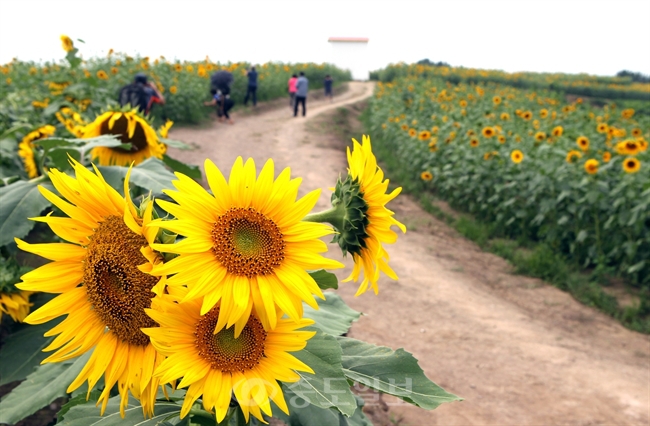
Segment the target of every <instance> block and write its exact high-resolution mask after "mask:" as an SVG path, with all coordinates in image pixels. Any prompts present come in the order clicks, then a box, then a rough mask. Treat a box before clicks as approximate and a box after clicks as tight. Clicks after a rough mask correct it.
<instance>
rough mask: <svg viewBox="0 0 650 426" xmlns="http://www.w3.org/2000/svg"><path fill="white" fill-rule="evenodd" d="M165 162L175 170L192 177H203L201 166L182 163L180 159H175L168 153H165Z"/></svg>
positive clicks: (199, 178) (198, 178)
mask: <svg viewBox="0 0 650 426" xmlns="http://www.w3.org/2000/svg"><path fill="white" fill-rule="evenodd" d="M163 162H164V163H165V164H166V165H168V166H169V167H170V168H171V169H172V170H173V171H175V172H180V173H183V174H184V175H187V176H189V177H191V178H192V179H196V180H201V178H202V177H203V176H202V175H201V169H200V168H199V166H192V165H190V164H185V163H181V162H180V161H178V160H175V159H173V158H172V157H170V156H169V155H167V154H165V155H163Z"/></svg>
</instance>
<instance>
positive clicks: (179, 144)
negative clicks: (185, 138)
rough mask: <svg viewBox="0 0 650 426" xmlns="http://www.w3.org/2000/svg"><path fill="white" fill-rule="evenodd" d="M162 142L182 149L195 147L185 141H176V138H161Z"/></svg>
mask: <svg viewBox="0 0 650 426" xmlns="http://www.w3.org/2000/svg"><path fill="white" fill-rule="evenodd" d="M160 142H162V143H164V144H165V145H167V146H170V147H172V148H176V149H182V150H189V149H194V148H192V146H191V145H188V144H186V143H185V142H181V141H176V140H173V139H166V138H160Z"/></svg>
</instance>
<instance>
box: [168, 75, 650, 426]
mask: <svg viewBox="0 0 650 426" xmlns="http://www.w3.org/2000/svg"><path fill="white" fill-rule="evenodd" d="M371 91H372V84H370V83H351V84H350V86H349V90H348V91H346V92H345V93H343V94H341V95H339V96H336V97H335V98H334V102H333V103H328V102H326V101H324V100H316V101H314V100H313V99H309V100H308V105H307V107H308V111H307V113H308V116H307V118H306V120H305V119H304V118H302V117H297V118H294V117H293V116H292V112H291V111H290V110H289V108H288V105H287V106H286V107H283V108H280V107H278V108H275V109H266V110H262V111H260V112H259V113H258V114H248V113H246V112H242V113H235V114H234V119H235V121H236V123H235V124H234V125H232V126H231V125H227V124H221V123H219V124H217V123H213V124H211V125H209V126H207V127H203V128H180V129H173V130H172V131H171V132H170V137H171V138H173V139H179V140H183V141H185V142H189V143H192V144H195V145H196V146H197V147H198V149H196V150H194V151H176V150H172V149H170V153H171V155H172V156H173V157H174V158H177V159H179V160H182V161H185V162H187V163H190V164H200V165H201V166H202V163H203V160H204V159H205V158H206V157H208V158H211V159H212V160H213V161H215V163H216V164H217V165H218V166H219V167H220V168H221V169H222V171H223V172H224V174H228V173H229V171H230V167H231V166H232V163H233V161H234V159H235V158H236V157H237V156H238V155H241V156H243V157H244V158H247V157H253V158H254V159H255V161H256V165H257V167H258V171H259V170H260V169H261V167H262V165H263V163H264V161H265V160H266V159H267V158H271V157H272V158H273V159H274V161H275V164H276V174H277V173H279V171H280V170H281V169H282V168H284V167H287V166H291V168H292V176H300V177H302V178H303V184H302V185H301V189H300V192H301V195H302V194H305V193H306V192H308V191H310V190H313V189H315V188H323V193H322V194H321V197H320V199H319V202H318V205H317V209H321V208H325V207H326V206H327V205H328V200H329V195H330V192H329V191H328V190H327V189H326V188H328V187H331V186H333V185H334V183H335V181H336V178H337V177H338V175H339V173H342V172H345V169H346V159H345V151H344V147H345V144H346V143H348V141H340V140H338V139H337V138H335V137H333V136H332V134H334V133H335V132H334V130H335V129H334V128H333V126H334V125H333V124H332V120H331V119H332V117H333V114H334V113H336V108H341V107H344V106H346V105H350V104H353V103H355V102H358V101H360V100H362V99H364V98H366V97H367V96H369V95H370V94H371ZM319 114H321V115H320V116H319ZM307 121H309V122H310V124H311V123H319V124H320V125H321V128H324V129H326V130H327V129H328V126H329V130H330V132H329V134H328V133H323V132H317V131H314V129H313V128H312V129H308V127H311V126H305V124H306V123H307ZM351 136H355V135H351ZM356 137H360V134H357V135H356ZM389 207H391V209H392V210H394V211H395V212H396V215H397V218H398V219H399V220H401V221H403V222H404V223H406V224H407V226H408V227H409V228H410V229H411V230H410V231H408V232H407V233H406V234H405V235H400V237H399V239H398V241H397V243H396V244H394V245H393V246H390V247H388V251H389V253H390V254H391V265H393V266H394V269H395V271H396V272H397V274H398V275H399V277H400V281H399V282H397V283H395V282H392V281H391V280H388V279H382V280H381V281H380V284H379V286H380V293H379V295H378V296H374V295H373V294H365V295H363V296H360V297H356V298H355V297H354V293H355V291H356V286H355V285H354V284H351V283H345V284H341V286H340V290H339V294H341V296H342V297H344V298H345V299H346V301H347V302H348V303H349V305H350V306H351V307H352V308H354V309H357V310H359V311H362V312H364V313H365V315H364V316H363V317H362V318H361V319H360V320H359V321H358V322H357V323H356V324H355V325H354V326H353V328H352V331H351V334H350V335H351V336H352V337H356V338H359V339H363V340H367V341H369V342H372V343H375V344H379V345H385V346H389V347H392V348H395V349H396V348H398V347H404V348H406V349H407V350H408V351H410V352H412V353H413V354H414V355H415V356H416V357H417V358H418V359H419V360H420V365H421V366H422V368H423V369H424V371H425V372H426V374H427V375H428V376H429V377H430V378H431V379H432V380H434V381H435V382H436V383H438V384H440V385H441V386H443V387H444V388H445V389H447V390H449V391H450V392H453V393H456V394H458V395H459V396H462V397H464V398H465V401H463V402H461V403H453V404H446V405H443V406H441V407H440V408H438V409H437V410H435V411H433V412H427V411H424V410H421V409H419V408H415V407H412V406H409V405H405V404H398V402H399V401H398V400H396V399H394V398H391V397H384V398H383V401H384V402H385V403H388V405H389V411H388V413H386V412H385V411H384V410H382V409H381V408H380V406H377V405H374V404H372V403H371V402H370V401H369V404H368V409H367V411H369V414H371V415H372V416H373V419H374V420H375V421H376V422H377V424H394V423H391V419H392V422H398V423H399V424H401V425H418V426H419V425H433V424H441V425H467V424H477V425H488V424H490V425H496V424H499V425H501V424H509V425H522V424H530V425H532V424H535V425H542V424H579V425H591V424H640V425H641V424H642V425H647V424H649V423H650V412H649V411H650V340H649V339H648V336H644V335H641V334H639V333H635V332H632V331H629V330H627V329H625V328H624V327H622V326H621V325H620V324H618V323H617V322H616V321H614V320H612V319H611V318H609V317H607V316H605V315H603V314H601V313H600V312H598V311H596V310H594V309H592V308H589V307H586V306H583V305H581V304H580V303H578V302H576V301H575V300H573V299H572V298H571V296H570V295H568V294H567V293H564V292H562V291H560V290H558V289H556V288H554V287H552V286H550V285H547V284H545V283H543V282H541V281H539V280H536V279H532V278H527V277H522V276H517V275H512V274H511V273H510V272H511V268H510V266H509V265H508V263H507V262H506V261H504V260H503V259H501V258H499V257H497V256H495V255H493V254H490V253H485V252H482V251H481V250H480V249H479V248H478V247H477V246H476V245H475V244H473V243H472V242H470V241H467V240H465V239H464V238H462V237H460V236H459V235H457V233H456V232H455V231H454V230H453V229H451V228H449V227H448V226H447V225H446V224H444V223H442V222H440V221H438V220H437V219H435V218H434V217H432V216H430V215H429V214H427V213H426V212H424V211H423V210H422V209H421V208H420V207H419V205H418V204H417V203H416V202H415V201H413V200H412V199H411V198H409V197H406V196H400V197H398V199H397V200H395V201H394V202H393V203H391V205H390V206H389ZM332 256H336V251H335V248H334V247H333V251H332ZM345 264H346V265H347V267H346V269H345V270H344V271H342V272H341V273H339V274H338V275H339V277H344V276H347V274H348V273H349V271H350V264H351V262H350V260H349V259H347V260H346V261H345ZM368 396H369V397H372V395H368ZM383 406H384V408H386V405H383Z"/></svg>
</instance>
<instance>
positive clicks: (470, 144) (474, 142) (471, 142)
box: [469, 138, 479, 148]
mask: <svg viewBox="0 0 650 426" xmlns="http://www.w3.org/2000/svg"><path fill="white" fill-rule="evenodd" d="M478 145H479V142H478V139H473V138H472V140H470V141H469V146H471V147H472V148H476V147H477V146H478Z"/></svg>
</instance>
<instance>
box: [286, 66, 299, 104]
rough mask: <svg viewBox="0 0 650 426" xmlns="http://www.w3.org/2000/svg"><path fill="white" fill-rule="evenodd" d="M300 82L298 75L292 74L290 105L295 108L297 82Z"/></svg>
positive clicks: (290, 80)
mask: <svg viewBox="0 0 650 426" xmlns="http://www.w3.org/2000/svg"><path fill="white" fill-rule="evenodd" d="M297 82H298V76H297V75H295V74H294V75H292V76H291V78H290V79H289V83H288V85H289V107H291V108H293V105H294V103H295V102H296V83H297Z"/></svg>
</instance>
